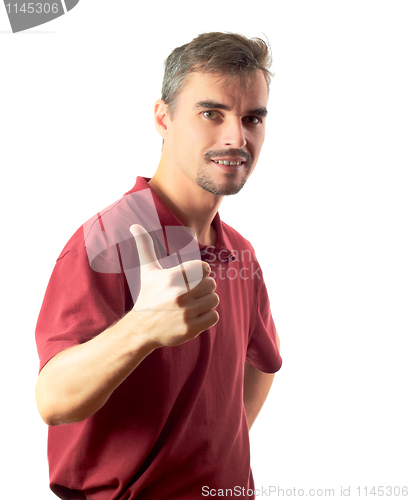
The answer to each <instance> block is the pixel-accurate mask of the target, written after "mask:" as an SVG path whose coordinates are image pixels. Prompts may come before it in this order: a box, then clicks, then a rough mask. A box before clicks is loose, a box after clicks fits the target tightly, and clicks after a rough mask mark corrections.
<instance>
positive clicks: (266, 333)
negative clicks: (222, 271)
mask: <svg viewBox="0 0 410 500" xmlns="http://www.w3.org/2000/svg"><path fill="white" fill-rule="evenodd" d="M258 281H259V283H258V292H257V301H256V308H255V313H254V317H253V322H252V324H251V334H250V339H249V343H248V349H247V353H246V361H247V362H248V363H250V364H251V365H253V366H254V367H255V368H257V369H258V370H260V371H262V372H266V373H274V372H277V371H278V370H279V369H280V367H281V366H282V358H281V356H280V353H279V348H278V336H277V332H276V328H275V323H274V321H273V318H272V313H271V309H270V302H269V297H268V292H267V289H266V285H265V283H264V281H263V278H261V279H260V280H258Z"/></svg>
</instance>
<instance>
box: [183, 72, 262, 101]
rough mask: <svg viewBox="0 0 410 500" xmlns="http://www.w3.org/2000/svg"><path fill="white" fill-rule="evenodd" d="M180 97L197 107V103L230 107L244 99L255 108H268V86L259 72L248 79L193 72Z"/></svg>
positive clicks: (186, 80)
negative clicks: (210, 103)
mask: <svg viewBox="0 0 410 500" xmlns="http://www.w3.org/2000/svg"><path fill="white" fill-rule="evenodd" d="M180 96H181V97H182V98H184V97H185V98H186V99H188V100H189V101H191V102H192V104H193V105H196V103H197V102H207V101H209V102H221V103H223V104H226V105H228V106H230V105H233V104H234V102H233V101H236V100H238V99H240V100H241V101H243V100H244V99H245V100H246V101H247V102H248V103H249V104H251V103H252V105H251V107H254V108H261V107H264V106H266V104H267V101H268V84H267V82H266V79H265V77H264V75H263V73H262V71H260V70H258V71H257V72H255V73H254V74H251V75H247V78H240V77H239V76H236V75H234V76H231V75H225V74H219V73H203V72H199V71H195V72H192V73H191V74H190V75H188V76H187V77H186V79H185V82H184V86H183V88H182V89H181V94H180Z"/></svg>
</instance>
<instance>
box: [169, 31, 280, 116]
mask: <svg viewBox="0 0 410 500" xmlns="http://www.w3.org/2000/svg"><path fill="white" fill-rule="evenodd" d="M270 65H271V55H270V50H269V46H268V45H267V43H266V42H264V41H263V40H262V39H260V38H246V37H245V36H242V35H239V34H235V33H219V32H212V33H203V34H202V35H199V36H197V37H196V38H194V39H193V40H192V42H190V43H187V44H185V45H182V46H181V47H178V48H176V49H174V50H173V51H172V52H171V54H170V55H169V56H168V57H167V59H166V61H165V70H164V79H163V81H162V95H161V99H162V100H163V101H164V102H165V104H167V105H168V107H169V111H170V114H171V117H172V115H173V113H174V111H175V108H176V104H177V98H178V94H179V92H180V91H181V90H182V88H183V86H184V82H185V79H186V77H187V76H188V75H189V74H190V73H192V72H195V71H199V72H203V73H213V74H217V75H223V76H225V77H226V79H227V81H229V80H231V79H232V78H238V77H239V79H240V81H241V83H242V85H246V84H247V82H248V81H249V78H250V77H252V76H253V75H254V74H255V72H256V71H257V70H260V71H262V73H263V75H264V77H265V79H266V83H267V85H268V87H269V84H270V80H271V77H272V74H271V72H270V71H269V67H270Z"/></svg>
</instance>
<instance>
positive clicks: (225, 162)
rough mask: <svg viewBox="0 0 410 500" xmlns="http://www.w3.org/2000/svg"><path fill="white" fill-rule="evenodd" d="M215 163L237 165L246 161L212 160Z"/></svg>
mask: <svg viewBox="0 0 410 500" xmlns="http://www.w3.org/2000/svg"><path fill="white" fill-rule="evenodd" d="M212 161H213V162H214V163H218V164H219V165H229V166H237V165H241V164H242V163H246V162H245V161H244V160H237V161H231V160H212Z"/></svg>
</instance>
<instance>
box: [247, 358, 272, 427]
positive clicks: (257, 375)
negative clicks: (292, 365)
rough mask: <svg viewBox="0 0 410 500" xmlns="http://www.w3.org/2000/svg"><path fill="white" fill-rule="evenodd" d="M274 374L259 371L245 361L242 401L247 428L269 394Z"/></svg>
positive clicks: (250, 425) (253, 420)
mask: <svg viewBox="0 0 410 500" xmlns="http://www.w3.org/2000/svg"><path fill="white" fill-rule="evenodd" d="M274 375H275V374H274V373H264V372H261V371H260V370H258V369H256V368H255V367H254V366H252V365H250V364H249V363H245V374H244V386H243V402H244V405H245V411H246V417H247V419H248V428H249V429H250V428H251V427H252V425H253V423H254V422H255V420H256V417H257V416H258V414H259V412H260V410H261V408H262V406H263V403H264V402H265V400H266V398H267V396H268V394H269V390H270V388H271V385H272V382H273V377H274Z"/></svg>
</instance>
